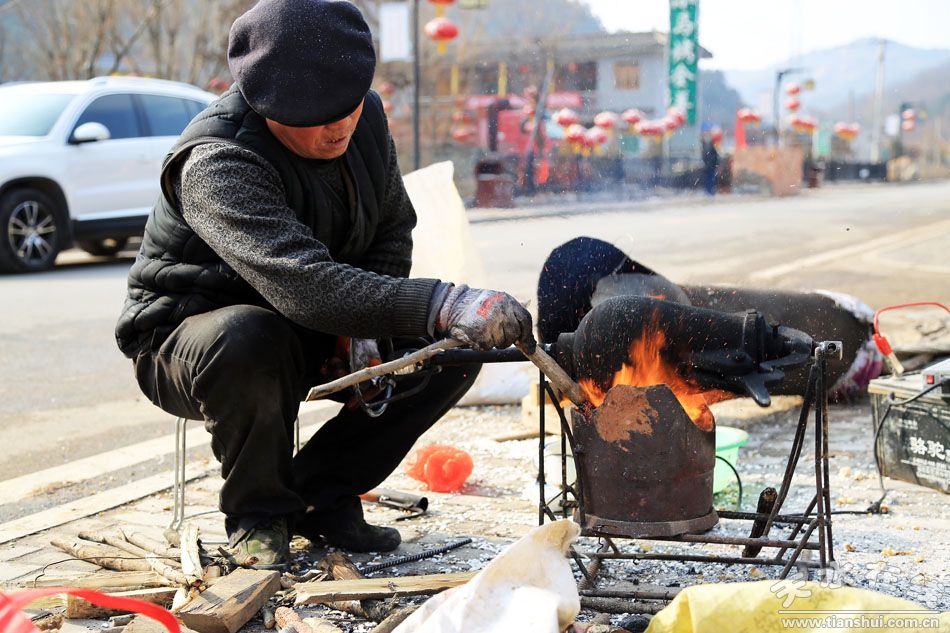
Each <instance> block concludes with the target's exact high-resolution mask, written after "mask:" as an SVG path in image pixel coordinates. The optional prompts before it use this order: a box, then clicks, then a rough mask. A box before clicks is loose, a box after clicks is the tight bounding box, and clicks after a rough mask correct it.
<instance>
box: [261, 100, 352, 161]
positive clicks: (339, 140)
mask: <svg viewBox="0 0 950 633" xmlns="http://www.w3.org/2000/svg"><path fill="white" fill-rule="evenodd" d="M362 113H363V102H362V101H361V102H360V105H359V106H358V107H357V108H356V109H355V110H353V112H351V113H350V114H349V115H348V116H345V117H343V118H342V119H340V120H339V121H335V122H333V123H329V124H327V125H315V126H313V127H289V126H286V125H281V124H280V123H278V122H277V121H272V120H270V119H267V127H268V129H270V131H271V133H272V134H273V135H274V136H276V137H277V140H278V141H280V142H281V143H283V145H284V146H285V147H286V148H287V149H289V150H290V151H292V152H293V153H294V154H296V155H297V156H301V157H303V158H320V159H323V160H329V159H331V158H336V157H338V156H342V155H343V153H344V152H346V148H347V147H348V146H349V144H350V138H352V137H353V132H354V131H355V130H356V124H357V123H358V122H359V120H360V115H361V114H362Z"/></svg>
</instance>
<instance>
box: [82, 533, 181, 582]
mask: <svg viewBox="0 0 950 633" xmlns="http://www.w3.org/2000/svg"><path fill="white" fill-rule="evenodd" d="M79 538H81V539H83V540H85V541H92V542H93V543H101V544H103V545H111V546H112V547H115V548H117V549H120V550H122V551H123V552H128V553H129V554H132V555H133V556H140V557H142V558H146V557H147V556H148V555H149V554H151V555H153V556H155V557H156V558H158V557H159V555H158V553H157V552H152V551H151V550H148V549H144V548H142V547H139V546H138V545H136V544H135V543H130V542H129V541H127V540H125V538H124V536H123V537H120V536H117V535H114V534H99V533H97V532H80V533H79ZM163 558H164V557H163ZM165 564H166V565H167V566H169V567H181V563H179V562H178V561H177V560H174V559H168V560H167V563H165ZM158 573H161V572H158Z"/></svg>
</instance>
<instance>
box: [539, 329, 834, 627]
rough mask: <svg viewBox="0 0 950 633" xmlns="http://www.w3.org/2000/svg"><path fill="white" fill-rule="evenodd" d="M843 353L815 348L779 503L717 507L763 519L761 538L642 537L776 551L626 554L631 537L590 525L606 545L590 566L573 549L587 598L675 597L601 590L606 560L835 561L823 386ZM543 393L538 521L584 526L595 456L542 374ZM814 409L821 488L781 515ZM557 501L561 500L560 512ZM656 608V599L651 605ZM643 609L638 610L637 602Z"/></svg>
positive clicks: (826, 346)
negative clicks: (550, 430)
mask: <svg viewBox="0 0 950 633" xmlns="http://www.w3.org/2000/svg"><path fill="white" fill-rule="evenodd" d="M839 354H840V343H837V342H835V343H819V344H818V345H817V346H816V349H815V352H814V358H813V360H812V364H811V367H810V369H809V378H808V386H807V389H806V392H805V397H804V402H803V404H802V408H801V412H800V415H799V419H798V426H797V428H796V430H795V435H794V437H793V439H792V445H791V448H790V450H789V457H788V462H787V464H786V467H785V474H784V477H783V478H782V484H781V488H780V490H779V492H778V496H777V498H776V500H775V504H774V505H773V507H772V510H771V512H769V513H758V512H732V511H718V515H719V517H720V518H723V519H732V520H739V521H759V522H760V523H761V522H762V521H765V524H764V530H762V532H761V536H758V537H752V536H747V537H743V536H729V535H724V534H709V533H704V534H680V535H678V536H669V537H651V538H644V539H637V540H650V541H663V542H675V543H691V544H716V545H734V546H755V547H759V548H763V549H764V548H770V549H774V550H776V552H775V554H773V555H771V556H765V555H763V556H761V557H760V556H753V557H743V556H737V555H736V556H717V555H710V554H702V553H695V554H692V553H690V554H671V553H652V552H649V553H648V552H640V553H630V552H624V551H622V550H621V549H620V547H618V545H617V544H616V542H615V541H618V540H621V539H624V538H628V537H618V536H616V535H608V534H603V533H598V532H596V531H595V530H585V531H584V532H583V534H582V535H583V536H593V537H599V538H600V547H599V548H598V550H597V551H595V552H587V553H585V555H586V557H587V558H589V559H590V561H591V562H590V563H589V564H585V563H584V561H583V560H582V558H581V556H580V555H579V554H578V553H577V552H575V551H574V550H573V549H572V550H571V555H572V558H573V559H574V561H575V562H576V563H577V565H578V567H579V569H580V571H581V573H582V574H583V575H584V580H582V581H581V590H582V591H581V595H582V597H584V598H613V599H616V598H624V599H629V600H670V599H672V597H673V595H672V593H670V592H663V593H664V595H662V596H660V595H659V594H658V593H657V592H656V591H636V590H632V591H620V592H618V591H616V590H614V591H598V590H597V589H596V587H595V578H596V575H597V574H598V572H599V570H600V569H601V567H602V565H603V562H604V561H606V560H668V561H683V562H687V561H688V562H703V563H722V564H727V565H729V564H746V565H775V566H781V567H782V571H781V574H780V578H783V579H784V578H786V577H787V576H788V574H789V572H790V571H791V570H792V567H794V566H796V565H798V566H800V567H806V568H819V569H826V568H828V567H829V565H830V564H831V563H832V562H833V561H834V559H835V558H834V546H833V539H832V531H831V493H830V490H829V472H828V469H829V464H828V398H827V395H826V393H827V391H826V384H825V368H826V361H827V359H828V358H829V357H831V356H838V355H839ZM540 384H541V394H540V398H539V400H540V405H541V406H540V440H539V443H538V487H539V491H540V495H539V500H538V522H539V524H543V523H544V522H545V520H547V519H550V520H556V519H558V518H559V517H558V511H559V512H560V515H561V517H563V518H567V517H568V516H570V515H571V514H572V513H573V514H574V516H575V517H576V518H577V519H578V521H579V523H580V524H581V525H584V523H585V521H584V517H585V508H584V499H583V494H582V492H581V491H582V490H584V486H583V485H581V481H580V479H581V477H582V472H583V468H582V467H580V464H581V460H582V459H584V458H588V459H589V458H590V456H585V455H583V449H582V448H579V447H577V446H576V444H575V441H574V436H573V433H572V430H571V426H570V424H569V423H568V420H567V416H566V415H565V413H564V410H563V409H562V408H561V404H560V402H559V401H558V399H557V397H556V395H555V393H554V390H553V389H552V388H551V385H550V384H549V383H548V382H547V380H546V379H545V377H544V374H541V376H540ZM546 398H550V400H551V402H552V404H553V405H554V407H555V409H556V410H557V413H558V417H559V421H560V426H561V490H560V492H558V493H557V494H556V495H555V496H554V497H553V498H551V499H547V498H545V490H544V489H545V483H546V478H547V474H546V473H545V467H544V443H545V423H546V422H545V400H546ZM812 407H814V419H815V460H814V473H815V494H814V496H813V497H812V500H811V502H810V503H809V504H808V506H807V508H805V510H804V511H802V512H800V513H790V514H782V512H781V510H782V506H783V505H784V503H785V499H786V497H787V496H788V493H789V490H790V488H791V485H792V478H793V476H794V475H795V472H796V470H797V468H798V463H799V459H800V458H801V454H802V449H803V448H804V445H805V439H806V431H807V428H808V418H809V414H810V412H811V409H812ZM568 446H570V448H571V454H572V455H573V456H574V459H577V460H578V467H577V468H575V471H576V473H577V479H576V481H575V482H574V483H572V482H570V481H568V475H567V472H568V471H567V459H568V458H567V448H568ZM555 503H557V505H558V506H559V507H558V508H557V511H556V510H555V507H554V506H555ZM775 524H783V525H787V526H790V527H791V534H790V535H789V536H788V537H787V538H769V531H770V530H771V528H772V526H773V525H775ZM804 550H811V551H817V552H818V560H817V561H812V560H803V559H802V558H801V554H802V552H803V551H804ZM653 606H655V605H653ZM640 607H644V608H643V609H641V610H639V611H637V609H638V608H640ZM649 607H650V605H644V603H639V602H637V603H633V604H632V605H631V608H632V609H633V611H632V612H640V613H644V612H650V609H649Z"/></svg>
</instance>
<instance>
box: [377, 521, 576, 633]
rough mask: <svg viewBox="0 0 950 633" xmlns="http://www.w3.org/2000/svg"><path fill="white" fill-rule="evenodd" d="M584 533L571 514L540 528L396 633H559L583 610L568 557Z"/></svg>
mask: <svg viewBox="0 0 950 633" xmlns="http://www.w3.org/2000/svg"><path fill="white" fill-rule="evenodd" d="M579 534H580V527H578V525H577V524H576V523H574V522H573V521H571V520H569V519H563V520H561V521H556V522H554V523H548V524H545V525H542V526H540V527H536V528H534V529H533V530H531V532H529V533H528V534H527V535H526V536H524V537H523V538H521V539H519V540H518V541H516V542H514V543H513V544H512V545H511V546H509V547H508V548H507V549H506V550H504V551H503V552H502V553H501V554H499V555H498V557H497V558H496V559H495V560H493V561H492V562H490V563H489V564H488V565H487V566H486V567H485V569H483V570H482V571H481V572H479V574H478V575H477V576H475V577H474V578H472V579H471V580H470V581H469V582H467V583H466V584H464V585H462V586H461V587H456V588H455V589H450V590H449V591H446V592H443V593H441V594H439V595H437V596H435V597H433V598H430V599H429V600H428V601H427V602H426V603H425V604H423V605H422V606H421V607H420V608H419V610H418V611H416V612H415V613H413V614H412V615H411V616H409V617H408V618H407V619H406V621H405V622H403V623H402V624H400V625H399V626H398V627H397V628H396V630H395V631H394V633H489V632H498V631H517V632H518V633H559V632H561V631H564V630H565V629H566V628H567V627H568V626H569V625H570V624H571V623H572V622H574V619H575V618H576V617H577V614H578V613H579V612H580V609H581V605H580V598H579V597H578V594H577V583H576V582H575V580H574V574H573V573H572V572H571V565H570V563H569V562H568V560H567V558H566V557H565V556H566V554H567V550H568V547H569V546H570V544H571V543H572V542H573V541H574V539H576V538H577V536H578V535H579Z"/></svg>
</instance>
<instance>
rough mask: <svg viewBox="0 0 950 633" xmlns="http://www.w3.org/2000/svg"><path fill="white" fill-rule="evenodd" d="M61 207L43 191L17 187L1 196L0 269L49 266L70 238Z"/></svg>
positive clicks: (29, 270)
mask: <svg viewBox="0 0 950 633" xmlns="http://www.w3.org/2000/svg"><path fill="white" fill-rule="evenodd" d="M66 232H67V227H66V223H65V221H64V219H63V213H62V210H60V209H59V208H57V206H56V204H55V203H54V202H53V201H52V200H51V199H50V198H49V196H47V195H46V194H44V193H43V192H42V191H39V190H37V189H32V188H23V189H15V190H13V191H10V192H8V193H6V194H4V195H3V197H2V198H0V270H2V271H4V272H31V271H39V270H49V269H50V268H52V267H53V264H54V263H56V256H57V255H58V254H59V251H60V248H61V247H62V244H63V243H64V241H65V240H66V239H67V236H66Z"/></svg>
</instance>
